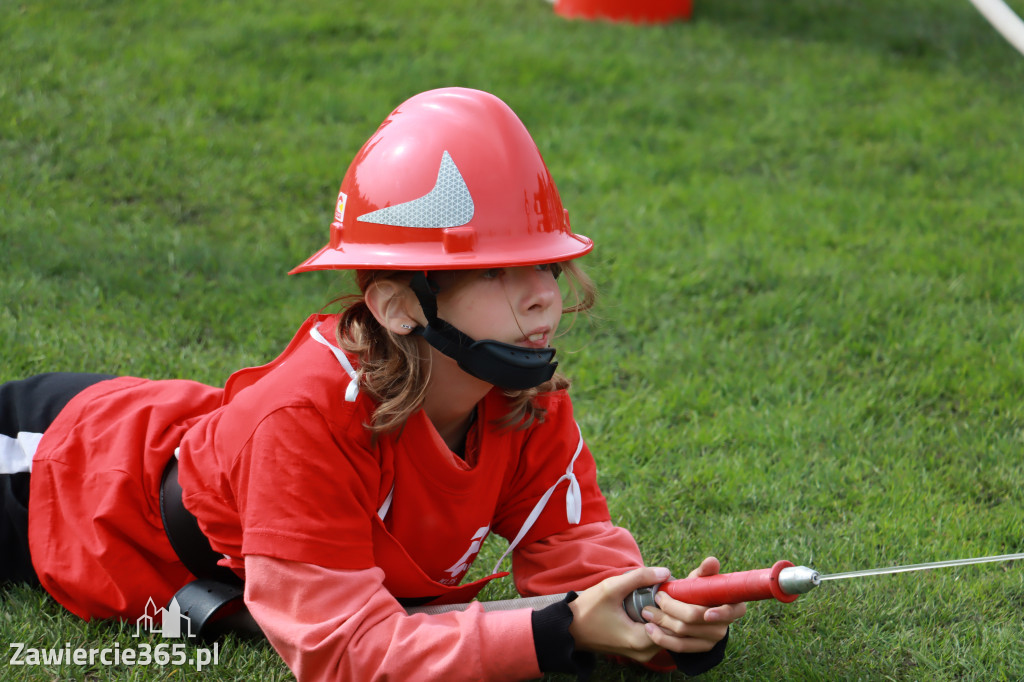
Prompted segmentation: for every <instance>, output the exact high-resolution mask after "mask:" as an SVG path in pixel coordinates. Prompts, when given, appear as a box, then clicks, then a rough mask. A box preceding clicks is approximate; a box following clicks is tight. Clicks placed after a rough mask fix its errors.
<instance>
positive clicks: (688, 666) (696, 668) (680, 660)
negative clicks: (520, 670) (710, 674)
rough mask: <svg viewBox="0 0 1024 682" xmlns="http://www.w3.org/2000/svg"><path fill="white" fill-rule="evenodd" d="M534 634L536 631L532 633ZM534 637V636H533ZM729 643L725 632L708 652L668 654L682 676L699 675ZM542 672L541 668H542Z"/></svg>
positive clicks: (716, 661) (722, 654) (720, 656)
mask: <svg viewBox="0 0 1024 682" xmlns="http://www.w3.org/2000/svg"><path fill="white" fill-rule="evenodd" d="M534 632H536V631H534ZM534 637H536V635H534ZM728 641H729V631H728V630H726V632H725V637H723V638H722V639H720V640H719V641H718V643H717V644H715V646H713V647H712V648H711V649H709V650H708V651H702V652H700V653H696V654H679V653H676V652H674V651H670V652H669V653H670V654H671V655H672V660H673V661H675V663H676V668H678V669H679V671H680V672H681V673H683V674H684V675H700V674H702V673H706V672H707V671H709V670H711V669H712V668H714V667H715V666H716V665H718V664H719V663H721V662H722V660H723V659H724V658H725V646H726V644H727V643H728ZM542 670H543V668H542Z"/></svg>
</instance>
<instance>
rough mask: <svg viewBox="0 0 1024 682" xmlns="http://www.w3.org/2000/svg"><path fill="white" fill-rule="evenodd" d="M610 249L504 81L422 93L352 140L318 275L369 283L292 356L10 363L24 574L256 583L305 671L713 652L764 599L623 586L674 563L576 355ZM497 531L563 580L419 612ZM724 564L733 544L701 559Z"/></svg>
mask: <svg viewBox="0 0 1024 682" xmlns="http://www.w3.org/2000/svg"><path fill="white" fill-rule="evenodd" d="M591 247H592V243H591V241H590V240H589V239H587V238H586V237H582V236H580V235H576V234H573V233H572V232H571V230H570V228H569V223H568V218H567V214H566V212H565V211H564V209H563V208H562V204H561V200H560V198H559V196H558V192H557V190H556V188H555V185H554V183H553V182H552V180H551V177H550V174H549V173H548V170H547V168H546V166H545V165H544V162H543V160H542V158H541V156H540V154H539V152H538V150H537V148H536V146H535V144H534V143H533V140H532V139H531V137H530V135H529V133H528V132H527V131H526V129H525V128H524V127H523V125H522V123H521V122H520V121H519V119H518V118H517V117H516V116H515V114H514V113H513V112H512V111H511V110H510V109H509V108H508V107H507V106H506V105H505V104H504V103H503V102H502V101H501V100H499V99H497V98H495V97H494V96H492V95H489V94H487V93H484V92H479V91H474V90H465V89H458V88H450V89H443V90H435V91H430V92H426V93H423V94H420V95H417V96H416V97H413V98H412V99H410V100H408V101H407V102H405V103H404V104H402V105H401V106H400V107H399V108H398V109H396V110H395V111H394V112H392V114H391V115H390V116H389V117H388V119H387V120H385V121H384V123H383V124H382V125H381V127H380V128H379V129H378V130H377V132H376V133H375V134H374V135H373V136H372V137H371V138H370V139H369V141H367V143H366V144H365V145H364V146H363V148H362V149H361V150H360V152H359V153H358V154H357V156H356V157H355V159H354V160H353V162H352V164H351V166H350V168H349V170H348V173H347V174H346V176H345V179H344V181H343V183H342V186H341V192H340V194H339V197H338V202H337V208H336V212H335V219H334V222H333V223H332V225H331V240H330V244H328V245H327V246H325V247H324V248H323V249H321V250H320V251H319V252H317V253H316V254H315V255H313V256H312V257H311V258H309V259H308V260H307V261H305V262H304V263H303V264H301V265H300V266H298V267H297V268H295V270H294V271H293V272H305V271H314V270H330V269H351V270H355V276H356V281H357V283H358V286H359V291H360V294H359V295H357V296H354V297H352V298H350V299H349V300H347V302H346V306H345V307H344V309H343V310H342V312H341V313H340V314H335V315H314V316H312V317H311V318H309V319H308V320H307V321H306V322H305V324H303V325H302V327H301V328H300V329H299V330H298V332H297V333H296V335H295V338H294V339H293V340H292V342H291V343H290V344H289V345H288V347H287V348H286V349H285V350H284V352H283V353H282V354H281V356H280V357H278V358H277V359H276V360H275V361H273V362H272V363H270V364H268V365H265V366H263V367H257V368H250V369H243V370H241V371H239V372H236V373H235V374H233V375H232V376H231V377H230V378H229V379H228V381H227V383H226V385H225V387H224V388H223V389H221V388H213V387H210V386H205V385H202V384H199V383H195V382H191V381H183V380H163V381H152V380H146V379H138V378H131V377H117V378H115V377H105V376H100V375H82V374H49V375H40V376H36V377H32V378H30V379H26V380H22V381H12V382H9V383H7V384H4V385H3V386H0V433H3V434H5V435H4V436H0V448H2V449H0V453H2V454H0V466H2V469H0V472H2V473H3V474H5V475H4V476H2V477H0V495H2V496H3V499H2V502H3V506H4V509H5V510H6V513H5V515H4V521H5V523H6V525H4V526H3V529H2V533H3V534H2V535H0V541H2V542H3V543H4V547H3V554H2V556H3V557H4V564H3V567H2V568H3V572H4V573H3V577H4V578H5V579H6V580H17V579H21V580H36V579H38V581H39V582H40V583H41V584H42V586H43V587H44V588H45V589H46V590H47V591H48V592H49V593H50V594H51V595H53V597H54V598H55V599H56V600H57V601H59V602H60V603H61V604H63V605H64V606H65V607H66V608H67V609H69V610H70V611H71V612H73V613H75V614H77V615H78V616H80V617H82V618H85V619H92V618H121V619H129V620H134V619H136V618H138V617H139V616H140V615H142V614H143V613H144V612H145V609H146V604H147V602H148V601H149V600H150V599H151V598H152V599H154V600H155V601H156V603H157V604H160V605H162V604H164V603H167V602H169V600H171V599H172V597H175V598H177V599H178V600H179V601H180V602H183V607H184V606H185V605H187V608H186V611H188V612H189V613H190V614H192V615H193V620H195V619H197V618H198V619H199V620H200V621H202V617H201V616H202V614H204V613H206V612H213V611H216V612H217V613H220V612H221V611H224V612H227V611H229V610H230V608H228V607H225V608H224V609H220V611H218V609H219V607H220V606H221V602H224V603H228V604H229V605H230V604H231V602H232V597H233V596H235V595H241V594H242V591H243V589H244V603H245V606H247V607H248V611H249V612H250V613H251V615H252V617H253V618H254V619H255V621H256V623H258V625H259V626H260V629H262V631H263V633H265V635H266V637H267V638H268V639H269V641H270V642H271V643H272V644H273V646H274V647H275V648H276V650H277V651H278V652H279V653H280V654H281V656H282V657H283V658H284V660H285V662H286V663H287V664H288V666H289V667H290V668H291V670H292V671H293V672H294V673H295V675H296V677H297V678H298V679H299V680H360V681H364V680H370V679H378V678H381V679H383V678H387V679H410V680H411V679H415V680H433V679H437V680H445V681H451V680H456V679H467V680H469V679H473V680H517V679H526V678H533V677H537V676H539V675H541V674H542V673H544V672H548V671H563V672H576V673H577V674H579V675H581V676H586V674H587V673H588V672H589V670H590V669H591V668H592V667H593V665H594V655H595V654H611V655H618V656H625V657H628V658H630V659H634V660H636V661H640V662H647V663H651V662H652V661H653V659H655V657H656V656H657V657H658V658H657V661H654V662H653V663H652V665H653V664H656V665H657V666H658V667H664V666H665V664H673V665H678V666H679V667H680V668H681V669H683V670H684V671H686V672H688V673H700V672H703V671H705V670H707V669H709V668H710V667H712V666H714V665H716V664H717V663H718V662H719V661H720V660H721V659H722V656H723V654H724V650H725V642H726V636H727V632H728V626H729V624H730V623H731V622H732V621H734V620H736V619H737V618H739V617H740V616H742V615H743V613H744V611H745V605H743V604H733V605H723V606H719V607H715V608H706V607H700V606H694V605H690V604H685V603H681V602H678V601H675V600H673V599H672V598H670V597H668V595H664V594H662V595H661V600H660V601H659V602H658V608H651V609H647V610H645V613H644V615H645V617H646V618H647V622H646V623H644V624H641V623H637V622H634V621H632V620H630V619H629V617H628V616H627V615H626V613H625V611H624V610H623V608H622V603H623V599H624V598H625V597H626V596H627V595H629V594H630V593H631V592H632V591H633V590H634V589H636V588H639V587H643V586H647V585H652V584H656V583H660V582H662V581H664V580H666V579H667V578H668V577H669V573H668V570H667V569H665V568H650V567H644V563H643V560H642V558H641V556H640V552H639V550H638V548H637V544H636V542H635V541H634V539H633V538H632V536H631V535H630V534H629V532H628V531H626V530H625V529H623V528H618V527H616V526H614V525H612V523H611V521H610V519H609V513H608V508H607V505H606V503H605V500H604V497H603V496H602V494H601V492H600V490H599V489H598V485H597V480H596V468H595V464H594V460H593V459H592V457H591V454H590V452H589V450H588V449H587V446H586V443H585V442H584V440H583V438H582V435H581V433H580V430H579V427H578V426H577V424H576V422H575V420H574V419H573V410H572V403H571V401H570V399H569V394H568V392H567V388H568V382H567V381H566V379H565V378H563V377H562V376H561V375H559V374H556V373H555V365H556V363H555V362H554V361H553V356H554V352H555V351H554V349H553V348H552V347H551V346H550V344H551V342H552V340H553V339H554V337H555V333H556V330H557V328H558V324H559V321H560V319H561V316H562V314H563V312H577V311H582V310H586V309H587V308H589V307H590V306H591V304H592V303H593V295H594V291H593V286H592V284H591V283H590V282H589V280H588V279H587V278H586V277H585V275H583V274H582V272H581V271H580V270H579V268H578V267H577V266H576V265H575V263H574V259H576V258H578V257H580V256H582V255H584V254H586V253H587V252H589V251H590V249H591ZM560 275H563V276H564V278H565V279H566V280H568V283H569V286H568V290H569V291H570V292H572V293H573V294H574V299H575V300H574V301H573V305H571V306H570V307H568V308H567V309H566V310H565V311H563V292H562V290H561V289H560V287H559V282H558V278H559V276H560ZM32 434H42V437H41V439H40V438H39V437H38V436H37V435H36V436H34V435H32ZM29 470H31V477H29V473H28V472H29ZM29 483H30V485H31V489H30V490H31V494H30V495H29V494H28V493H29ZM26 502H27V520H26V516H25V506H26ZM196 522H198V525H196ZM190 524H191V525H190ZM26 528H27V530H26ZM491 532H496V533H498V534H499V535H501V536H502V537H504V538H506V539H507V540H508V541H509V543H510V545H509V549H508V552H506V555H508V554H511V557H512V572H513V575H514V580H515V585H516V588H517V590H518V591H519V593H520V594H523V595H540V594H560V593H563V592H568V595H567V596H566V598H565V599H564V600H562V601H561V602H558V603H556V604H553V605H551V606H548V607H546V608H543V609H541V610H537V611H531V610H529V609H517V610H509V611H497V612H487V613H485V612H484V611H483V609H482V608H481V607H480V606H479V604H474V605H472V606H471V607H470V608H469V609H468V610H466V611H464V612H452V613H445V614H441V615H425V614H419V615H408V614H407V613H406V611H405V609H404V608H403V607H404V606H409V605H415V604H423V603H427V602H435V603H444V602H465V601H469V600H471V599H472V597H473V596H474V595H475V594H476V593H477V592H478V591H479V590H480V588H481V587H482V586H483V584H484V583H486V582H487V581H489V580H491V579H493V578H495V577H499V576H502V575H505V574H503V573H497V574H496V575H491V576H489V577H487V578H484V579H482V580H478V581H475V582H471V583H468V584H460V583H461V581H462V578H463V576H464V575H465V574H466V572H467V570H468V569H469V567H470V565H471V564H472V563H473V560H474V558H475V556H476V553H477V551H478V550H479V548H480V545H481V543H482V542H483V540H484V538H485V537H486V536H487V535H488V534H489V533H491ZM29 557H31V560H29ZM503 560H504V557H502V560H501V561H499V562H498V566H497V567H495V571H497V570H498V568H500V566H501V564H502V563H503ZM717 571H718V562H717V561H716V560H715V559H713V558H708V559H705V560H704V561H703V562H702V563H701V565H700V566H699V567H698V568H697V569H696V570H695V571H694V572H693V573H691V575H692V576H693V575H710V574H714V573H716V572H717ZM197 578H202V579H203V581H202V582H199V583H196V582H194V581H196V579H197ZM211 581H215V582H211ZM197 585H198V587H199V588H200V589H198V590H197V589H195V588H196V587H197ZM243 585H244V587H243ZM211 586H213V587H211ZM222 588H223V589H222ZM232 590H235V591H234V592H232ZM199 593H201V594H200V596H198V597H197V596H196V595H197V594H199ZM210 594H213V595H214V598H215V599H216V598H219V599H220V601H218V602H216V603H214V604H213V605H212V606H211V605H210V604H209V603H207V602H206V601H204V600H208V599H209V598H210V597H209V595H210ZM176 595H177V596H176ZM218 595H220V596H219V597H218ZM225 595H226V596H225ZM236 605H240V604H236ZM214 620H216V616H214V617H211V618H210V621H211V622H212V621H214ZM666 651H667V652H670V653H669V654H667V655H666V654H665V653H664V652H666Z"/></svg>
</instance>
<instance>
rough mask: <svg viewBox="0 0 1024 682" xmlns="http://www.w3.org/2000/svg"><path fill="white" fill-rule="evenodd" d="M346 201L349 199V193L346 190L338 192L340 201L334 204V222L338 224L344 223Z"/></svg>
mask: <svg viewBox="0 0 1024 682" xmlns="http://www.w3.org/2000/svg"><path fill="white" fill-rule="evenodd" d="M346 201H348V195H347V194H345V193H344V192H338V203H337V204H335V206H334V222H336V223H337V224H338V225H343V224H344V221H345V202H346Z"/></svg>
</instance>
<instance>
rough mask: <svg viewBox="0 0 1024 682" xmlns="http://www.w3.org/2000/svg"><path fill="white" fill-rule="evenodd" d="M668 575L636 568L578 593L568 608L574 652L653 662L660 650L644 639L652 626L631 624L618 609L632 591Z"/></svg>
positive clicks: (649, 640)
mask: <svg viewBox="0 0 1024 682" xmlns="http://www.w3.org/2000/svg"><path fill="white" fill-rule="evenodd" d="M670 575H671V574H670V573H669V570H668V569H667V568H640V569H637V570H635V571H630V572H629V573H626V574H624V575H620V576H615V577H613V578H607V579H605V580H602V581H601V582H599V583H598V584H597V585H594V586H593V587H591V588H589V589H586V590H584V591H583V592H580V593H579V596H577V597H576V599H575V600H574V601H572V602H570V604H569V608H570V609H572V612H573V618H572V624H571V625H569V634H571V635H572V637H573V639H574V640H575V641H576V648H577V649H581V650H584V651H593V652H595V653H605V654H616V655H620V656H627V657H629V658H632V659H633V660H636V661H640V662H641V663H643V662H647V661H649V660H650V659H651V658H653V657H654V655H655V654H657V653H658V652H659V651H661V649H662V646H663V645H661V644H659V643H656V642H655V641H653V640H652V638H651V637H650V636H649V635H648V632H647V627H648V626H650V627H654V626H653V625H650V624H648V625H644V624H643V623H637V622H636V621H634V620H632V619H631V618H630V617H629V616H628V615H626V610H625V609H624V608H622V601H623V600H624V599H625V598H626V597H628V596H629V595H630V593H632V592H633V590H636V589H639V588H641V587H648V586H650V585H657V584H660V583H663V582H665V581H666V580H668V579H669V577H670ZM693 608H699V607H693ZM673 611H675V609H673ZM654 629H656V630H657V629H659V628H656V627H655V628H654ZM659 636H660V635H659ZM709 648H710V647H709Z"/></svg>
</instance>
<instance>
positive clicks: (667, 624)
mask: <svg viewBox="0 0 1024 682" xmlns="http://www.w3.org/2000/svg"><path fill="white" fill-rule="evenodd" d="M720 568H721V567H720V565H719V563H718V559H716V558H715V557H708V558H706V559H704V561H702V562H701V564H700V566H698V567H697V568H696V569H695V570H694V571H692V572H691V573H690V575H689V576H687V577H689V578H699V577H704V576H709V575H716V574H717V573H718V571H719V569H720ZM662 582H663V581H662ZM655 601H656V602H657V604H658V608H650V607H648V608H645V609H644V612H643V615H644V618H646V619H647V621H648V622H647V624H646V625H645V627H646V630H647V635H648V637H650V639H651V641H652V642H653V643H655V644H657V645H658V646H659V647H663V648H665V649H668V650H669V651H676V652H680V653H692V652H697V651H708V650H710V649H711V648H712V647H713V646H714V645H715V644H716V643H717V642H719V641H720V640H721V639H722V638H723V637H725V633H726V631H727V630H728V629H729V624H730V623H732V622H733V621H735V620H737V619H738V618H741V617H742V616H743V614H745V613H746V612H747V605H746V604H745V603H742V602H741V603H739V604H725V605H723V606H715V607H713V608H709V607H707V606H696V605H694V604H686V603H684V602H681V601H678V600H676V599H673V598H672V597H670V596H669V595H668V594H666V593H665V592H658V594H657V595H656V597H655ZM569 631H570V632H571V631H572V628H570V629H569Z"/></svg>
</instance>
